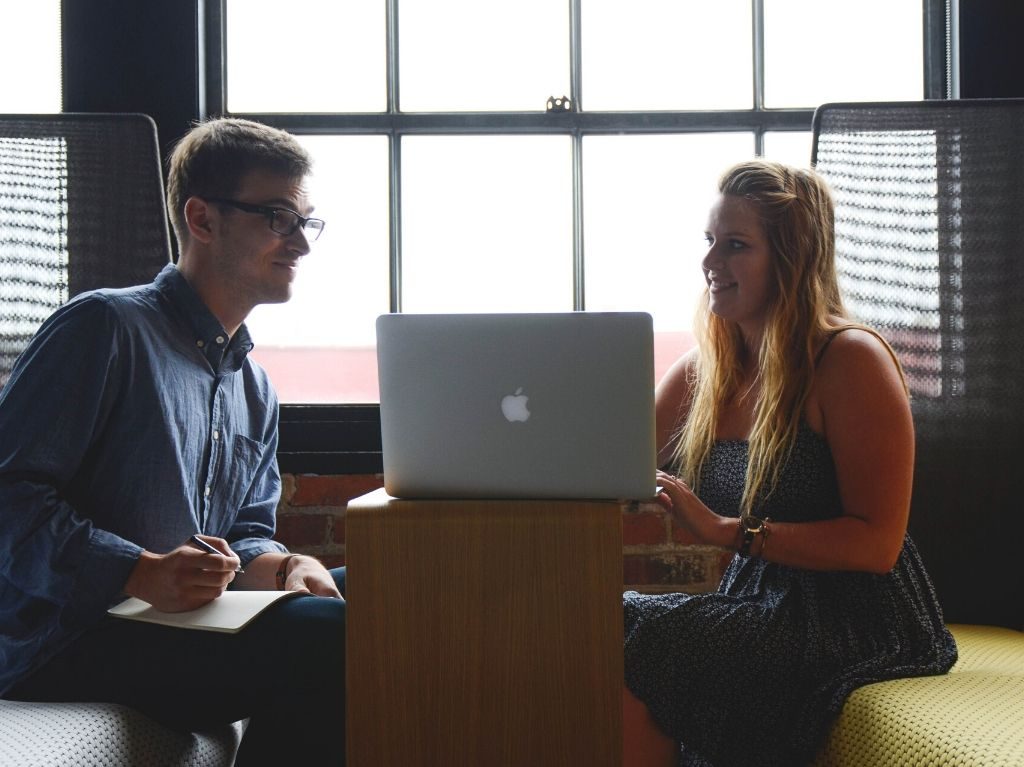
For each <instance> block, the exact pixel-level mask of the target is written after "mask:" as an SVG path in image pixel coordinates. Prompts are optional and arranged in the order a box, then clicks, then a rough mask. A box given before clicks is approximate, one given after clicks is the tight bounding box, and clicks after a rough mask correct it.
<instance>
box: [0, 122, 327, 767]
mask: <svg viewBox="0 0 1024 767" xmlns="http://www.w3.org/2000/svg"><path fill="white" fill-rule="evenodd" d="M310 169H311V159H310V157H309V155H308V153H307V152H306V151H305V150H304V149H303V148H302V146H301V145H300V144H299V143H298V142H297V141H296V140H295V138H294V137H292V136H290V135H289V134H287V133H285V132H283V131H280V130H277V129H273V128H270V127H267V126H264V125H260V124H258V123H254V122H250V121H245V120H237V119H218V120H212V121H209V122H206V123H203V124H200V125H198V126H197V127H196V128H194V129H193V130H192V131H190V132H189V134H187V135H186V136H185V137H184V138H183V139H182V140H181V142H180V143H179V144H178V146H177V147H176V148H175V151H174V153H173V155H172V157H171V161H170V168H169V173H168V209H169V215H170V218H171V222H172V224H173V226H174V230H175V233H176V235H177V237H178V242H179V244H180V257H179V259H178V262H177V264H176V265H168V266H167V267H166V268H165V269H164V270H163V271H162V272H161V273H160V274H159V275H158V276H157V277H156V279H155V281H154V282H153V283H152V284H150V285H143V286H138V287H135V288H128V289H122V290H101V291H94V292H93V293H88V294H83V295H81V296H78V297H77V298H75V299H74V300H72V301H70V302H69V303H68V304H66V305H65V306H63V307H61V308H60V309H59V310H58V311H56V312H55V313H54V314H53V315H52V316H51V317H50V318H49V319H48V320H47V321H46V322H45V323H44V324H43V326H42V327H41V328H40V330H39V332H38V333H37V335H36V337H35V339H34V340H33V342H32V343H31V345H30V346H29V348H28V349H27V350H26V352H25V353H24V354H23V355H22V357H21V358H20V359H19V361H18V363H17V364H16V366H15V368H14V370H13V372H12V375H11V378H10V381H9V382H8V384H7V386H6V387H5V388H4V390H3V392H2V394H0V695H3V696H4V697H7V698H10V699H16V700H69V701H74V700H78V701H87V700H88V701H108V702H115V703H124V704H128V705H131V706H134V707H136V708H137V709H139V710H141V711H143V712H144V713H146V714H149V715H150V716H152V717H154V718H155V719H158V720H160V721H163V722H165V723H167V724H169V725H171V726H178V727H184V728H190V729H198V728H203V727H206V726H210V725H215V724H219V723H226V722H231V721H236V720H239V719H243V718H249V726H248V729H247V731H246V734H245V736H244V738H243V743H242V747H241V750H240V752H239V759H238V764H239V765H245V764H264V763H266V764H276V765H281V764H317V765H321V764H342V763H343V762H344V748H345V743H344V722H345V713H344V688H345V665H344V664H345V642H344V628H345V603H344V600H343V599H342V597H341V592H342V591H343V590H344V569H343V568H339V569H338V570H334V571H328V570H327V569H325V568H324V566H323V565H322V564H321V563H320V562H319V561H317V560H316V559H314V558H312V557H308V556H301V555H299V556H296V555H292V554H289V553H288V552H287V551H286V550H285V547H284V546H282V545H281V544H280V543H277V542H275V541H273V540H272V536H273V533H274V527H275V519H274V513H275V508H276V506H277V502H278V498H279V496H280V489H281V482H280V475H279V473H278V469H277V460H276V449H277V441H278V433H277V424H278V416H277V411H278V403H277V397H276V394H275V393H274V390H273V387H272V386H271V384H270V381H269V380H268V378H267V375H266V373H265V372H264V371H263V370H262V369H261V368H260V367H259V366H258V365H256V364H255V363H254V362H252V361H251V360H249V358H248V357H247V354H248V352H249V351H250V349H251V348H252V342H251V341H250V339H249V334H248V332H247V330H246V328H245V325H244V324H243V323H244V320H245V318H246V317H247V316H248V314H249V312H250V311H251V310H252V308H253V307H254V306H256V305H257V304H261V303H275V302H282V301H287V300H288V298H289V297H290V295H291V290H292V282H293V280H294V278H295V272H296V269H297V268H298V265H299V261H300V260H301V259H302V257H303V256H304V255H306V254H307V253H308V252H309V242H310V241H311V240H313V239H315V238H316V237H317V236H318V235H319V233H320V231H321V230H322V229H323V225H324V224H323V221H321V220H319V219H315V218H310V214H311V211H312V206H311V204H310V201H309V200H308V198H307V194H306V191H305V187H304V180H305V179H306V177H307V176H308V175H309V173H310ZM126 225H130V222H126ZM127 255H128V256H130V254H127ZM193 534H200V537H201V538H202V540H204V541H206V542H207V543H208V544H210V545H211V546H213V547H214V548H215V549H216V550H217V551H218V552H220V553H219V554H213V553H208V552H204V551H203V550H201V549H200V548H199V547H198V546H196V545H194V544H189V543H187V541H188V540H189V538H190V536H191V535H193ZM239 566H240V567H241V568H242V569H243V570H244V572H240V573H238V574H237V575H236V572H235V571H236V569H237V568H239ZM229 586H230V587H232V588H248V589H288V590H294V591H299V592H308V595H306V593H304V594H303V595H301V596H299V597H297V598H294V599H290V600H282V601H280V602H277V603H275V605H273V606H272V607H271V608H269V609H268V610H267V611H265V612H264V613H262V614H261V615H260V616H258V617H257V618H256V620H255V621H253V622H252V623H251V624H249V626H247V627H246V628H245V629H243V630H242V631H241V632H239V633H237V634H221V633H216V632H207V631H189V630H181V629H174V628H169V627H165V626H156V625H151V624H144V623H138V622H134V621H125V620H121V619H117V618H113V617H109V616H107V615H106V610H107V608H108V607H109V606H110V605H111V604H113V603H116V602H118V601H119V600H120V599H122V598H123V597H124V596H125V595H128V596H135V597H138V598H140V599H143V600H145V601H146V602H149V603H151V604H153V605H154V606H155V607H157V608H158V609H160V610H164V611H170V612H174V611H181V610H189V609H193V608H196V607H199V606H201V605H203V604H205V603H207V602H209V601H210V600H212V599H214V598H216V597H217V596H219V595H220V594H221V593H222V592H223V591H224V590H225V589H226V588H228V587H229Z"/></svg>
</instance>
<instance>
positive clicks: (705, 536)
mask: <svg viewBox="0 0 1024 767" xmlns="http://www.w3.org/2000/svg"><path fill="white" fill-rule="evenodd" d="M658 484H659V485H661V488H662V490H661V492H660V493H659V494H658V498H657V500H658V503H659V505H661V507H662V508H664V509H665V511H667V512H668V513H669V514H671V515H672V519H673V520H674V521H675V523H676V524H677V525H679V526H680V527H681V528H683V529H684V530H685V531H686V532H688V533H689V534H690V535H692V536H693V537H694V538H696V539H697V540H698V541H699V542H700V543H707V544H710V545H712V546H723V547H726V548H734V547H735V545H736V532H737V522H736V520H735V519H731V518H729V517H722V516H719V515H718V514H716V513H715V512H713V511H712V510H711V509H709V508H708V507H707V506H705V505H704V503H703V502H702V501H701V500H700V498H698V497H697V496H696V495H694V493H693V491H692V490H691V489H690V487H689V485H687V484H686V483H685V482H683V480H681V479H680V478H679V477H676V476H673V475H672V474H666V473H665V472H663V471H659V472H658Z"/></svg>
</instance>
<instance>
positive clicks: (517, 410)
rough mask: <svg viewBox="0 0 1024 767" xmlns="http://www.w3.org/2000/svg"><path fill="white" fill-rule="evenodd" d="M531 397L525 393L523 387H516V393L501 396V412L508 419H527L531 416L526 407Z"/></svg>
mask: <svg viewBox="0 0 1024 767" xmlns="http://www.w3.org/2000/svg"><path fill="white" fill-rule="evenodd" d="M528 399H529V397H528V396H527V395H525V394H523V387H522V386H520V387H519V388H518V389H516V393H515V394H506V395H505V396H504V397H502V398H501V412H502V414H503V415H504V416H505V418H506V419H507V420H508V421H525V420H527V419H528V418H529V417H530V411H529V410H528V409H527V408H526V401H527V400H528Z"/></svg>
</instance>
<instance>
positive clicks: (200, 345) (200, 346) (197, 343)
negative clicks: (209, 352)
mask: <svg viewBox="0 0 1024 767" xmlns="http://www.w3.org/2000/svg"><path fill="white" fill-rule="evenodd" d="M196 346H198V347H199V348H200V349H202V348H203V347H204V346H206V344H204V343H203V341H202V339H200V340H198V341H196Z"/></svg>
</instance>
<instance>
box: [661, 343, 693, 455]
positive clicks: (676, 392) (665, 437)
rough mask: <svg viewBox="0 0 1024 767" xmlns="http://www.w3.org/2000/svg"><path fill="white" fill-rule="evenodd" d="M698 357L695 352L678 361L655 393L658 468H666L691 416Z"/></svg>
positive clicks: (691, 351) (688, 353)
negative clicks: (682, 427)
mask: <svg viewBox="0 0 1024 767" xmlns="http://www.w3.org/2000/svg"><path fill="white" fill-rule="evenodd" d="M697 354H698V350H697V349H696V348H693V349H690V351H688V352H686V354H684V355H683V356H682V357H680V358H679V359H678V360H676V361H675V363H673V365H672V367H670V368H669V369H668V372H666V373H665V375H664V377H663V378H662V379H661V381H659V382H658V385H657V387H656V388H655V390H654V418H655V436H656V439H657V447H658V466H665V465H666V464H667V463H668V462H669V461H670V460H671V458H672V453H673V451H674V450H675V447H676V442H677V437H678V435H679V429H680V427H681V426H682V425H683V422H684V421H685V420H686V415H687V413H689V412H690V403H691V401H692V399H693V391H692V384H693V381H692V375H693V370H694V367H695V366H696V364H697Z"/></svg>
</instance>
